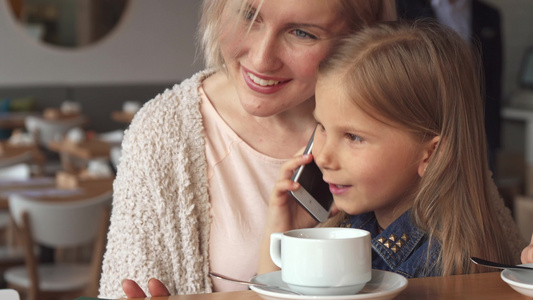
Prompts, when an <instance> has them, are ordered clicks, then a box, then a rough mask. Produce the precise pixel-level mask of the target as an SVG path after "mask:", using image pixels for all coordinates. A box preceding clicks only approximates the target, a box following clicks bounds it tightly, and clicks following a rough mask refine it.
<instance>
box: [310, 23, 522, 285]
mask: <svg viewBox="0 0 533 300" xmlns="http://www.w3.org/2000/svg"><path fill="white" fill-rule="evenodd" d="M480 73H481V67H480V63H479V55H478V53H477V52H476V51H473V49H472V47H470V45H469V44H468V43H466V42H465V41H463V40H462V39H461V37H460V36H459V35H457V34H456V33H455V32H453V31H452V30H450V29H447V28H445V27H444V26H442V25H439V24H437V23H435V22H429V21H423V22H422V21H417V22H414V23H398V22H390V23H382V24H377V25H375V26H371V27H370V28H366V29H365V30H363V31H361V32H360V33H358V34H357V35H355V36H353V37H350V38H348V39H345V40H344V41H343V42H342V43H341V46H340V47H339V48H338V49H336V51H334V53H333V54H332V55H331V56H330V57H329V58H327V59H325V60H324V61H323V62H322V63H321V65H320V67H319V73H318V78H319V80H320V78H321V77H323V76H334V78H336V79H338V82H339V85H338V86H342V91H343V92H344V93H345V95H346V96H347V98H346V99H353V103H354V104H355V105H357V106H358V107H360V108H361V109H363V110H364V111H365V112H367V113H369V114H370V115H371V116H373V117H374V118H376V119H378V120H380V121H382V122H385V123H387V124H390V125H393V126H399V127H400V128H403V129H405V130H407V131H409V132H411V133H412V134H413V135H414V136H415V137H417V138H418V139H419V140H420V141H429V140H431V139H433V138H434V137H436V136H440V141H439V142H438V144H437V147H436V149H435V150H434V152H433V154H432V155H431V157H430V161H429V164H428V167H427V169H426V171H425V174H424V175H423V177H422V178H421V179H420V182H419V186H418V187H419V188H418V190H417V192H416V194H415V195H414V200H413V206H412V211H411V216H412V218H413V221H414V223H415V224H416V225H417V227H418V228H420V229H421V230H423V231H425V232H426V233H428V234H429V236H430V240H436V241H438V242H439V243H440V244H441V247H442V248H441V250H442V251H441V254H440V265H441V270H442V274H443V275H449V274H463V273H473V272H480V271H485V269H480V268H479V267H477V265H474V264H472V263H471V262H470V261H469V257H470V256H478V257H483V258H486V259H490V260H495V261H501V262H507V263H512V262H514V261H515V259H514V258H513V257H512V254H511V251H510V249H509V246H508V245H507V243H506V242H505V241H506V240H507V239H506V237H505V235H504V233H503V229H502V227H501V224H500V223H499V220H498V218H497V214H496V211H495V208H494V207H492V206H493V205H492V202H491V201H489V199H490V186H491V184H493V183H492V182H490V181H491V178H490V177H491V176H490V171H489V169H488V160H487V145H486V138H485V128H484V119H483V118H484V117H483V102H482V96H481V92H480V91H481V82H480V78H481V77H480Z"/></svg>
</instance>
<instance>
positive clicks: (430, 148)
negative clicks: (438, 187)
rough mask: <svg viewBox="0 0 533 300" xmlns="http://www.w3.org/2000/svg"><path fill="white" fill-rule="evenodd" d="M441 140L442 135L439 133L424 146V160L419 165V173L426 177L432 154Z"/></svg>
mask: <svg viewBox="0 0 533 300" xmlns="http://www.w3.org/2000/svg"><path fill="white" fill-rule="evenodd" d="M439 142H440V135H437V136H436V137H434V138H432V139H431V141H429V142H427V144H426V147H425V148H424V150H423V153H422V161H421V162H420V165H419V166H418V175H420V177H424V174H425V173H426V169H427V167H428V164H429V160H430V158H431V155H433V152H435V149H437V144H438V143H439Z"/></svg>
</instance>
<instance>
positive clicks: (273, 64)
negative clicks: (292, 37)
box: [250, 33, 282, 72]
mask: <svg viewBox="0 0 533 300" xmlns="http://www.w3.org/2000/svg"><path fill="white" fill-rule="evenodd" d="M280 51H281V45H280V42H279V41H278V39H277V37H276V35H275V34H273V33H264V34H263V35H260V39H259V41H258V42H257V43H254V44H252V45H251V51H250V55H251V61H252V63H253V67H254V70H255V71H257V72H269V71H270V72H271V71H273V70H277V69H279V68H280V67H281V66H282V61H281V59H280V57H279V54H280Z"/></svg>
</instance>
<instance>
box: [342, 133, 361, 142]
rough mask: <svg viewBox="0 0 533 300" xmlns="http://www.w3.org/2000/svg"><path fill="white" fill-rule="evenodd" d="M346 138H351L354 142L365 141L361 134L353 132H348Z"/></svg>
mask: <svg viewBox="0 0 533 300" xmlns="http://www.w3.org/2000/svg"><path fill="white" fill-rule="evenodd" d="M346 138H347V139H349V140H350V141H353V142H358V143H360V142H362V141H363V138H361V137H360V136H358V135H355V134H351V133H347V134H346Z"/></svg>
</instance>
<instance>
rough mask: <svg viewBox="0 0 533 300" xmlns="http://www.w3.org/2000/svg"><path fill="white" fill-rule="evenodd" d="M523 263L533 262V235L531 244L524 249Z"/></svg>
mask: <svg viewBox="0 0 533 300" xmlns="http://www.w3.org/2000/svg"><path fill="white" fill-rule="evenodd" d="M521 259H522V263H523V264H529V263H533V235H532V236H531V244H529V246H527V247H526V248H524V250H522V257H521Z"/></svg>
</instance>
